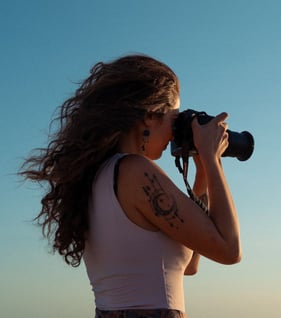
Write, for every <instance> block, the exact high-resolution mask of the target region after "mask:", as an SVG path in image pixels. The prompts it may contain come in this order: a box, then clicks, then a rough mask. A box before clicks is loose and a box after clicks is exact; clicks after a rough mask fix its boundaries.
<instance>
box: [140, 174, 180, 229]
mask: <svg viewBox="0 0 281 318" xmlns="http://www.w3.org/2000/svg"><path fill="white" fill-rule="evenodd" d="M144 175H145V177H146V178H147V180H148V181H149V185H146V186H144V187H143V190H144V192H145V194H146V195H147V197H148V201H149V202H150V204H151V206H152V208H153V212H154V214H155V215H156V216H159V217H163V218H164V219H165V220H166V221H167V222H168V223H169V224H170V226H171V227H175V228H178V225H176V223H177V222H176V221H180V222H181V223H183V222H184V221H183V219H182V218H181V217H180V216H179V215H178V207H177V203H176V201H175V199H174V198H173V197H172V196H171V195H169V194H167V193H166V192H165V191H164V189H163V188H162V186H161V185H160V183H159V181H158V179H157V177H156V176H155V174H153V175H152V176H149V175H148V173H145V174H144Z"/></svg>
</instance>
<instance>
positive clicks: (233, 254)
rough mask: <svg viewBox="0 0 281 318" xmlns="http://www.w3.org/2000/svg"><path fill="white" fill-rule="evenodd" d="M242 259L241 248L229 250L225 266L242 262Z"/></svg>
mask: <svg viewBox="0 0 281 318" xmlns="http://www.w3.org/2000/svg"><path fill="white" fill-rule="evenodd" d="M241 259H242V250H241V248H240V246H239V247H236V248H232V249H229V250H228V251H227V253H226V255H225V259H224V264H226V265H234V264H237V263H239V262H240V261H241Z"/></svg>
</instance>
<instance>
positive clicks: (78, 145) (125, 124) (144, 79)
mask: <svg viewBox="0 0 281 318" xmlns="http://www.w3.org/2000/svg"><path fill="white" fill-rule="evenodd" d="M178 94H179V83H178V79H177V77H176V75H175V74H174V72H173V71H172V70H171V69H170V68H169V67H168V66H167V65H165V64H163V63H161V62H159V61H157V60H155V59H153V58H151V57H148V56H144V55H129V56H125V57H121V58H119V59H117V60H115V61H113V62H110V63H102V62H100V63H97V64H96V65H95V66H94V67H93V68H92V70H91V74H90V76H89V77H88V78H87V79H86V80H85V81H84V82H82V84H81V85H80V87H79V88H78V89H77V90H76V92H75V95H74V96H73V97H71V98H69V99H68V100H66V101H65V102H64V103H63V104H62V106H61V107H60V108H59V115H58V116H57V117H56V118H55V119H54V120H53V121H52V123H53V124H54V123H55V124H56V127H57V129H56V132H55V133H54V134H52V135H50V141H49V144H48V146H47V147H46V148H41V149H36V150H35V151H36V153H35V154H34V155H32V156H30V157H29V158H28V159H27V160H26V161H25V163H24V165H23V167H22V169H21V172H20V174H21V175H23V176H24V177H25V178H26V179H31V180H33V181H36V182H38V183H42V182H43V183H44V184H46V185H47V189H46V193H45V195H44V196H43V198H42V200H41V203H42V209H41V211H40V213H39V214H38V216H37V217H36V218H35V221H36V222H37V224H39V225H40V226H41V227H42V232H43V235H44V237H47V238H48V239H49V242H50V243H51V245H52V247H53V250H54V251H58V252H59V253H60V254H61V255H62V256H63V257H64V259H65V261H66V263H67V264H70V265H72V266H78V265H79V264H80V262H81V257H82V255H83V251H84V247H85V235H86V233H87V229H88V217H87V210H88V198H89V194H90V191H91V185H92V181H93V178H94V176H95V173H96V171H97V169H98V168H99V166H100V165H101V163H102V162H103V161H104V160H106V159H107V158H108V157H110V156H112V155H113V154H114V153H116V151H117V150H116V148H117V144H118V141H119V137H120V134H121V133H123V132H126V131H129V130H130V129H131V128H132V127H133V126H134V125H135V124H136V123H137V122H138V121H139V120H142V119H143V118H144V116H145V114H146V113H147V112H149V111H150V110H151V109H154V110H155V108H156V109H157V110H158V112H159V113H165V111H166V110H167V109H168V108H170V107H173V105H174V104H175V102H176V99H177V97H178ZM57 123H58V125H57ZM52 127H53V125H52Z"/></svg>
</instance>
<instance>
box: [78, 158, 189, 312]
mask: <svg viewBox="0 0 281 318" xmlns="http://www.w3.org/2000/svg"><path fill="white" fill-rule="evenodd" d="M121 157H122V155H121V154H116V155H115V156H113V157H112V158H111V159H109V160H108V161H107V162H106V163H105V164H104V165H103V167H102V168H101V169H100V171H99V172H98V174H97V176H96V178H95V180H94V182H93V188H92V196H91V198H90V204H89V237H88V240H87V242H86V247H85V253H84V256H83V257H84V262H85V265H86V269H87V273H88V277H89V280H90V283H91V285H92V288H93V291H94V295H95V302H96V307H97V308H99V309H100V310H120V309H134V308H137V309H156V308H157V309H176V310H181V311H183V312H184V311H185V305H184V290H183V275H184V270H185V268H186V266H187V264H188V262H189V261H190V258H191V251H190V250H189V249H188V248H186V247H185V246H183V245H181V244H179V243H177V242H175V241H173V240H171V239H170V238H169V237H168V236H166V235H165V234H163V233H162V232H160V231H158V232H153V231H149V230H145V229H143V228H141V227H139V226H138V225H136V224H134V223H133V222H131V221H130V220H129V219H128V217H127V216H126V214H125V213H124V211H123V210H122V208H121V206H120V204H119V202H118V199H117V198H116V196H115V192H114V167H115V164H116V162H117V160H118V159H119V158H121Z"/></svg>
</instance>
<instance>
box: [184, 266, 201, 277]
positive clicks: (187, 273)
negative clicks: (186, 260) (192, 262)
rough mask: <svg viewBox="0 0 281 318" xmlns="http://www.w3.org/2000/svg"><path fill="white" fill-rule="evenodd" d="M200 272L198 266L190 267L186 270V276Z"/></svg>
mask: <svg viewBox="0 0 281 318" xmlns="http://www.w3.org/2000/svg"><path fill="white" fill-rule="evenodd" d="M197 273H198V269H197V268H193V269H189V270H187V271H185V273H184V275H186V276H194V275H196V274H197Z"/></svg>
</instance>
